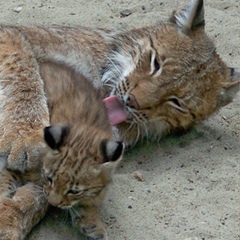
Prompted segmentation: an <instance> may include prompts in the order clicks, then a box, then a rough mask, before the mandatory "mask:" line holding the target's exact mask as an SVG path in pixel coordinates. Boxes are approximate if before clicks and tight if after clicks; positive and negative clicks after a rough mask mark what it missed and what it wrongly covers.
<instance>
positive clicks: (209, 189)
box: [0, 0, 240, 240]
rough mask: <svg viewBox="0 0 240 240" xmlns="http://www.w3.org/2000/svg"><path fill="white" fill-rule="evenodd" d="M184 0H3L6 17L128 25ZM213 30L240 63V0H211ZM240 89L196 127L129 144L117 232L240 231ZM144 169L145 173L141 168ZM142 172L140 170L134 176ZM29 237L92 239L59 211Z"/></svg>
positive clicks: (120, 179) (149, 239)
mask: <svg viewBox="0 0 240 240" xmlns="http://www.w3.org/2000/svg"><path fill="white" fill-rule="evenodd" d="M186 3H187V1H186V0H185V1H180V0H178V1H177V0H174V1H169V0H116V1H111V0H101V1H99V0H88V1H85V0H68V1H64V0H58V1H57V0H41V1H39V0H38V1H37V0H32V1H27V0H25V1H2V3H0V12H1V14H0V21H1V24H7V25H22V24H38V25H40V24H44V25H50V24H63V25H76V24H78V25H85V26H90V27H104V28H105V27H107V28H113V27H114V28H122V27H126V26H140V25H148V24H153V23H156V22H157V21H159V20H164V19H166V18H167V17H168V16H169V15H170V14H171V12H172V10H174V9H176V8H179V7H182V6H184V4H186ZM205 15H206V31H207V32H208V33H209V35H210V36H211V38H213V39H214V41H215V42H216V46H217V49H218V52H219V53H220V55H221V56H222V58H223V59H224V60H225V61H226V62H227V63H228V65H229V66H233V67H240V4H239V0H222V1H219V0H207V1H205ZM239 160H240V94H238V95H237V97H236V99H235V101H234V102H233V103H231V104H229V105H228V106H226V107H224V108H223V109H222V110H221V111H220V112H218V113H217V114H215V115H214V116H211V117H210V118H209V119H208V120H207V121H205V122H204V123H202V124H199V125H198V126H197V127H196V128H194V129H193V130H192V131H190V132H188V133H186V134H184V135H178V136H169V137H167V138H166V139H164V140H162V141H161V142H159V143H147V144H146V143H145V144H142V145H139V146H137V147H136V148H134V149H133V150H131V151H130V152H128V153H127V154H126V155H125V157H124V159H123V161H122V164H121V165H120V166H119V168H118V169H117V172H116V175H115V178H114V184H113V185H112V186H111V188H110V191H109V194H108V197H107V199H106V201H105V204H104V206H103V208H102V217H103V220H104V222H105V223H106V226H107V229H108V232H109V239H110V240H175V239H176V240H210V239H211V240H213V239H214V240H237V239H240V232H239V226H240V194H239V190H240V177H239V169H240V168H239ZM136 172H137V173H136ZM133 173H135V176H136V175H137V178H136V177H134V175H133ZM27 239H28V240H75V239H85V238H84V237H81V236H80V235H79V234H78V233H77V231H76V230H75V229H73V228H72V227H70V224H69V222H68V220H67V217H66V215H65V214H57V213H56V211H52V212H50V213H49V214H48V216H47V217H46V218H45V219H43V221H42V222H41V223H40V224H38V225H37V226H36V227H35V228H34V230H33V231H32V233H31V234H30V235H29V236H28V238H27Z"/></svg>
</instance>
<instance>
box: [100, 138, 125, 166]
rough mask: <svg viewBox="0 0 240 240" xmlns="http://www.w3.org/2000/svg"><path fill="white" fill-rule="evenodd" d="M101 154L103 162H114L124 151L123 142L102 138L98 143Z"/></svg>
mask: <svg viewBox="0 0 240 240" xmlns="http://www.w3.org/2000/svg"><path fill="white" fill-rule="evenodd" d="M100 150H101V153H102V155H103V159H104V160H103V162H104V163H105V162H115V161H117V160H119V159H121V157H122V155H123V151H124V144H123V143H122V142H117V141H107V140H103V141H102V142H101V145H100Z"/></svg>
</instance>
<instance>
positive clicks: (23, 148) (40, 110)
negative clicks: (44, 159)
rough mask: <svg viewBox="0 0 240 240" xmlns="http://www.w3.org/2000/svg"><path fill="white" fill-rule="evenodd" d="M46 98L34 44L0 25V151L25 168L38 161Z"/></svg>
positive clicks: (10, 163) (46, 120)
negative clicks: (32, 45) (34, 52)
mask: <svg viewBox="0 0 240 240" xmlns="http://www.w3.org/2000/svg"><path fill="white" fill-rule="evenodd" d="M48 124H49V113H48V108H47V100H46V97H45V94H44V87H43V81H42V79H41V77H40V75H39V72H38V63H37V61H36V59H35V56H34V54H33V51H32V48H31V45H30V44H29V43H28V42H27V41H26V39H25V38H24V36H23V35H22V34H21V33H20V32H19V30H17V29H15V28H7V27H3V28H0V155H1V156H2V157H5V158H7V168H9V169H12V170H18V171H21V172H23V171H25V170H26V169H31V168H34V167H35V164H36V162H38V161H39V156H40V151H39V150H40V149H41V148H42V147H43V146H44V143H43V130H42V129H43V128H44V127H45V126H46V125H48Z"/></svg>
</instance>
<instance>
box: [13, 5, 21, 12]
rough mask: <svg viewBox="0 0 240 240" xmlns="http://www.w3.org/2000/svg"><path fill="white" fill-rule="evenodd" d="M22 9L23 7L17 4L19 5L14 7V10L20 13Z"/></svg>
mask: <svg viewBox="0 0 240 240" xmlns="http://www.w3.org/2000/svg"><path fill="white" fill-rule="evenodd" d="M21 10H22V7H21V6H17V7H15V8H14V9H13V11H14V12H16V13H20V12H21Z"/></svg>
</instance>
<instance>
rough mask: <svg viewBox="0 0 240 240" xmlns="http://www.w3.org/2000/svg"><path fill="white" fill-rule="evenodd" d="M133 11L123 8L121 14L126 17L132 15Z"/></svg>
mask: <svg viewBox="0 0 240 240" xmlns="http://www.w3.org/2000/svg"><path fill="white" fill-rule="evenodd" d="M132 13H133V12H132V11H131V10H129V9H125V10H123V11H121V12H120V15H121V17H122V18H124V17H128V16H130V15H131V14H132Z"/></svg>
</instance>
